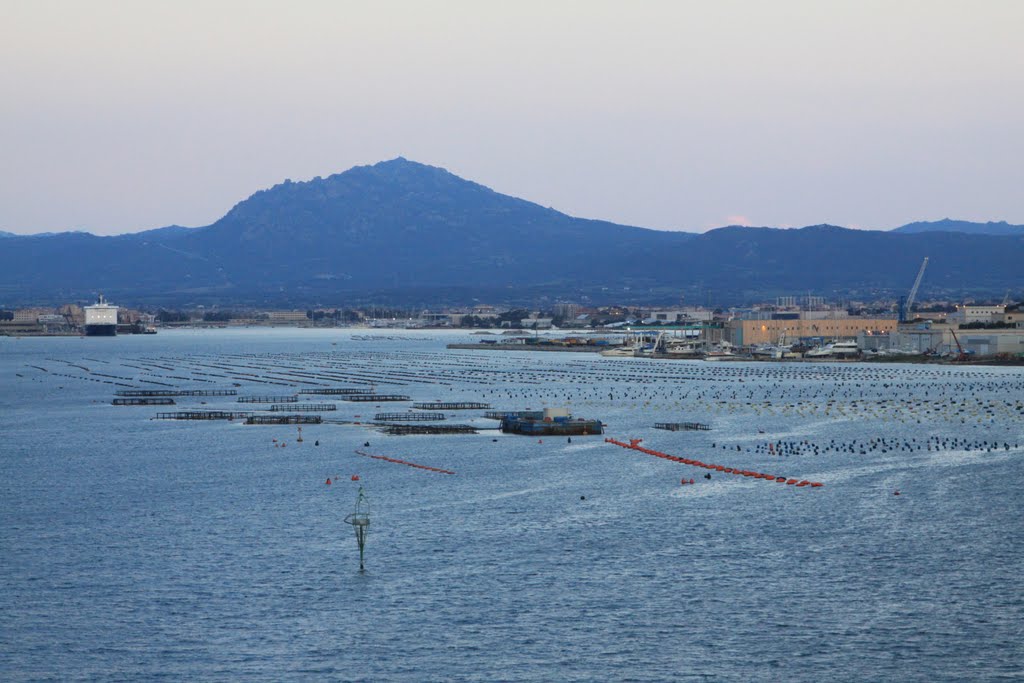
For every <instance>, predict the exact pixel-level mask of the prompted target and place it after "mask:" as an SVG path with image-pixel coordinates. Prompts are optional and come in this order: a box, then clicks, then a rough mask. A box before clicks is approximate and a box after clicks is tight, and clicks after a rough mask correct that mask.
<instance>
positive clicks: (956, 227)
mask: <svg viewBox="0 0 1024 683" xmlns="http://www.w3.org/2000/svg"><path fill="white" fill-rule="evenodd" d="M893 232H902V233H920V232H963V233H967V234H968V235H1024V225H1011V224H1009V223H1007V222H1006V221H999V222H998V223H996V222H992V221H989V222H988V223H972V222H971V221H955V220H952V219H951V218H943V219H942V220H941V221H930V222H929V221H918V222H916V223H907V224H906V225H901V226H900V227H898V228H895V229H894V230H893Z"/></svg>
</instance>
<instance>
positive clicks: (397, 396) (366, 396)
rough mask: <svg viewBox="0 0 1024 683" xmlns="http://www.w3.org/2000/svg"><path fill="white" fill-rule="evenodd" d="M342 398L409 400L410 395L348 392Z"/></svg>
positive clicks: (366, 400) (367, 400) (372, 400)
mask: <svg viewBox="0 0 1024 683" xmlns="http://www.w3.org/2000/svg"><path fill="white" fill-rule="evenodd" d="M342 400H343V401H361V402H363V403H376V402H378V401H381V402H383V401H408V400H410V397H409V396H403V395H402V394H346V395H344V398H343V399H342Z"/></svg>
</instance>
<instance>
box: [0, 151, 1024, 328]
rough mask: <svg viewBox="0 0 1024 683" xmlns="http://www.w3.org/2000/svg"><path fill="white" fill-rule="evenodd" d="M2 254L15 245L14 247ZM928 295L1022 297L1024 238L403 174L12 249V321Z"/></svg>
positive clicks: (7, 281)
mask: <svg viewBox="0 0 1024 683" xmlns="http://www.w3.org/2000/svg"><path fill="white" fill-rule="evenodd" d="M5 242H6V240H5ZM924 256H929V257H930V259H931V260H930V265H929V270H928V273H927V275H926V276H925V281H924V284H923V285H922V294H924V293H927V292H929V291H933V292H950V293H958V294H959V293H963V292H976V293H981V292H985V293H987V292H995V293H998V294H999V295H1002V294H1003V292H1004V291H1005V289H1006V287H1008V286H1017V285H1018V280H1019V277H1018V273H1019V264H1020V263H1021V262H1022V259H1024V238H1021V237H1014V236H989V235H967V234H963V233H956V232H944V233H932V234H927V235H920V234H904V233H898V232H877V231H875V232H872V231H861V230H846V229H844V228H840V227H836V226H827V225H826V226H812V227H808V228H802V229H787V230H779V229H770V228H742V227H729V228H721V229H718V230H712V231H710V232H708V233H705V234H703V235H695V234H692V233H682V232H665V231H657V230H649V229H644V228H639V227H631V226H624V225H617V224H614V223H608V222H604V221H594V220H584V219H580V218H574V217H572V216H568V215H566V214H563V213H560V212H558V211H555V210H553V209H549V208H544V207H542V206H539V205H537V204H534V203H531V202H528V201H525V200H522V199H517V198H515V197H510V196H508V195H503V194H500V193H497V192H495V191H493V190H491V189H489V188H487V187H484V186H483V185H479V184H477V183H474V182H471V181H468V180H464V179H462V178H459V177H457V176H455V175H453V174H451V173H449V172H448V171H445V170H444V169H441V168H436V167H433V166H427V165H424V164H419V163H416V162H412V161H408V160H405V159H401V158H399V159H394V160H391V161H386V162H381V163H379V164H375V165H373V166H360V167H356V168H353V169H350V170H348V171H346V172H344V173H339V174H337V175H332V176H330V177H327V178H316V179H314V180H311V181H309V182H290V181H287V182H284V183H282V184H280V185H276V186H274V187H272V188H270V189H267V190H262V191H259V192H257V193H255V194H254V195H252V196H251V197H249V198H248V199H246V200H244V201H242V202H239V203H238V204H237V205H236V206H235V207H234V208H232V209H231V210H230V211H229V212H228V213H227V214H226V215H225V216H224V217H223V218H221V219H220V220H218V221H217V222H216V223H214V224H212V225H210V226H207V227H203V228H194V229H186V228H180V227H178V226H171V227H169V228H162V229H157V230H149V231H146V232H141V233H136V234H130V235H120V236H116V237H97V236H94V235H88V234H82V233H64V234H59V235H52V236H47V237H41V236H37V237H22V238H19V239H16V240H11V241H10V243H9V244H7V243H5V246H4V249H0V306H3V305H13V304H18V303H29V302H40V303H44V302H54V303H57V302H65V301H76V300H78V301H83V300H90V299H91V298H92V297H93V296H94V294H95V292H97V291H103V292H104V293H105V294H107V296H108V298H109V299H111V300H112V301H115V302H121V303H124V304H129V303H131V304H151V305H194V304H200V303H202V304H211V303H216V304H221V305H252V306H295V307H302V308H307V307H310V306H314V305H321V304H322V305H355V304H360V303H382V304H383V303H394V304H404V305H410V306H421V305H422V306H426V305H436V304H439V303H469V302H472V301H493V302H509V303H529V302H536V301H542V300H544V299H545V298H546V299H547V300H548V301H553V300H555V299H558V298H567V299H572V300H589V301H594V302H608V301H620V302H634V303H646V302H649V303H678V301H679V299H680V296H681V295H683V296H685V297H686V300H687V301H690V302H696V303H705V302H711V303H715V304H729V303H741V302H744V301H753V300H760V299H763V298H765V297H771V296H776V295H783V294H806V293H814V294H820V295H825V296H830V297H841V298H867V299H871V298H874V297H875V296H879V295H883V294H887V293H889V294H891V293H894V292H898V293H903V292H905V291H906V290H908V289H909V287H910V284H911V283H912V282H913V278H914V274H915V273H916V271H917V269H918V267H919V265H920V262H921V259H922V258H923V257H924Z"/></svg>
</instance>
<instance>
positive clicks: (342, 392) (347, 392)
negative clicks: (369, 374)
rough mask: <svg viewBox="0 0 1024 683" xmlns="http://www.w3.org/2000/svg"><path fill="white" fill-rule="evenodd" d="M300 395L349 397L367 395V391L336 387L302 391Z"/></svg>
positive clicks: (368, 391)
mask: <svg viewBox="0 0 1024 683" xmlns="http://www.w3.org/2000/svg"><path fill="white" fill-rule="evenodd" d="M299 393H300V394H320V395H322V396H351V395H353V394H369V393H371V391H370V390H369V389H354V388H351V387H336V388H327V389H302V390H300V391H299Z"/></svg>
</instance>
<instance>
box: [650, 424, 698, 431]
mask: <svg viewBox="0 0 1024 683" xmlns="http://www.w3.org/2000/svg"><path fill="white" fill-rule="evenodd" d="M654 428H655V429H667V430H668V431H670V432H707V431H710V430H711V425H706V424H703V423H701V422H655V423H654Z"/></svg>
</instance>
